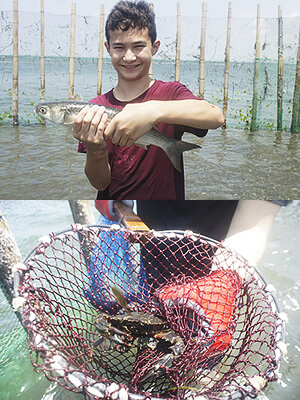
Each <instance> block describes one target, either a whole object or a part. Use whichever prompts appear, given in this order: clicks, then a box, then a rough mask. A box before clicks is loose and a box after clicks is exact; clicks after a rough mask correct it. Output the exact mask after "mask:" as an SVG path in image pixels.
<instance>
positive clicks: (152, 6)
mask: <svg viewBox="0 0 300 400" xmlns="http://www.w3.org/2000/svg"><path fill="white" fill-rule="evenodd" d="M149 6H150V10H151V12H154V4H153V3H150V5H149ZM149 76H150V78H153V60H151V64H150V67H149Z"/></svg>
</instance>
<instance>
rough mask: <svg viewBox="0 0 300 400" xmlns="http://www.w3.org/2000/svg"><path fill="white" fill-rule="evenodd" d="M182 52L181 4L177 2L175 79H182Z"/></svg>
mask: <svg viewBox="0 0 300 400" xmlns="http://www.w3.org/2000/svg"><path fill="white" fill-rule="evenodd" d="M180 53H181V5H180V3H177V38H176V67H175V80H176V81H177V82H179V80H180Z"/></svg>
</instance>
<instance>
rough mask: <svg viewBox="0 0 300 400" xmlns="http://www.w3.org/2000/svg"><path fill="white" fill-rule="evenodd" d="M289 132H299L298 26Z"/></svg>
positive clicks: (299, 46)
mask: <svg viewBox="0 0 300 400" xmlns="http://www.w3.org/2000/svg"><path fill="white" fill-rule="evenodd" d="M291 132H293V133H296V132H300V26H299V40H298V52H297V63H296V75H295V88H294V97H293V112H292V125H291Z"/></svg>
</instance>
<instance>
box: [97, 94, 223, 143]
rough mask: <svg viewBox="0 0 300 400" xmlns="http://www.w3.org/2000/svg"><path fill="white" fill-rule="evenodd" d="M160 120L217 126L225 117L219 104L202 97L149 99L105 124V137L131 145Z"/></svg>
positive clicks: (220, 124) (125, 109)
mask: <svg viewBox="0 0 300 400" xmlns="http://www.w3.org/2000/svg"><path fill="white" fill-rule="evenodd" d="M160 122H164V123H172V124H177V125H186V126H191V127H193V128H197V129H216V128H218V127H219V126H222V125H223V124H224V116H223V113H222V111H221V109H220V108H219V107H218V106H214V105H212V104H210V103H208V102H207V101H205V100H196V99H195V100H194V99H186V100H175V101H174V100H170V101H157V100H151V101H148V102H144V103H135V104H128V105H127V106H125V107H124V108H123V110H122V111H121V112H120V113H119V114H118V115H116V116H115V117H114V118H113V120H112V121H111V122H110V124H109V125H108V126H107V128H106V129H105V132H104V136H105V138H106V140H108V139H109V138H111V139H112V142H113V143H114V144H119V145H120V146H131V145H132V144H133V143H134V142H135V141H136V140H137V139H138V138H139V137H141V136H142V135H144V134H145V133H147V132H149V130H150V129H151V128H153V126H155V125H157V124H158V123H160Z"/></svg>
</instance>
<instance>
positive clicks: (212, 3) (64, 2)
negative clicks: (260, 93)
mask: <svg viewBox="0 0 300 400" xmlns="http://www.w3.org/2000/svg"><path fill="white" fill-rule="evenodd" d="M72 2H73V0H44V4H45V12H48V13H52V14H70V10H71V4H72ZM74 2H75V3H76V14H77V15H82V16H92V15H98V14H99V13H100V4H104V7H105V13H108V12H109V10H110V9H111V8H112V7H113V6H114V4H116V2H117V1H116V0H76V1H75V0H74ZM149 2H152V3H153V4H154V8H155V13H156V15H157V16H160V17H166V16H174V15H176V13H177V2H178V0H167V1H165V0H149ZM180 3H181V15H182V16H187V17H190V16H194V17H197V16H201V14H202V1H200V0H181V1H180ZM206 3H207V16H208V18H224V17H226V16H227V13H228V1H226V0H206ZM231 3H232V13H233V18H249V17H255V16H256V12H257V11H256V10H257V2H253V1H251V0H231ZM258 3H259V4H260V5H261V12H262V16H263V17H266V18H275V17H277V15H278V4H282V9H283V17H296V16H300V1H299V0H284V1H283V0H261V1H259V2H258ZM12 9H13V0H10V1H8V0H0V11H7V10H12ZM19 10H21V11H37V12H38V11H39V10H40V0H19Z"/></svg>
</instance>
